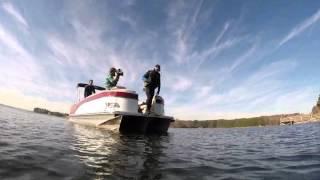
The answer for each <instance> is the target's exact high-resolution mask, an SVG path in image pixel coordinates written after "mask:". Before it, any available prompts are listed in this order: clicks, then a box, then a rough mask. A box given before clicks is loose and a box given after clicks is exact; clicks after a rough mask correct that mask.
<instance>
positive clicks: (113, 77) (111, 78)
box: [106, 67, 123, 89]
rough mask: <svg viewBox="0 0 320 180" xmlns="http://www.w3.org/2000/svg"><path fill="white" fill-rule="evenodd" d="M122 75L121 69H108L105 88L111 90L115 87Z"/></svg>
mask: <svg viewBox="0 0 320 180" xmlns="http://www.w3.org/2000/svg"><path fill="white" fill-rule="evenodd" d="M122 75H123V72H122V71H121V69H118V70H117V69H116V68H114V67H112V68H110V71H109V75H108V77H107V78H106V88H107V89H111V88H113V87H115V86H117V83H118V81H119V78H120V76H122Z"/></svg>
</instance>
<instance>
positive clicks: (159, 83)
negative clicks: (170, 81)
mask: <svg viewBox="0 0 320 180" xmlns="http://www.w3.org/2000/svg"><path fill="white" fill-rule="evenodd" d="M157 81H158V82H157V84H158V92H157V95H159V94H160V88H161V76H160V74H159V77H158V79H157Z"/></svg>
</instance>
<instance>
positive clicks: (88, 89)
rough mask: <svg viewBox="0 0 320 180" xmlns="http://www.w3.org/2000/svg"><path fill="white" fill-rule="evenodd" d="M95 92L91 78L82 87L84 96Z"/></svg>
mask: <svg viewBox="0 0 320 180" xmlns="http://www.w3.org/2000/svg"><path fill="white" fill-rule="evenodd" d="M93 93H96V91H95V89H94V85H93V80H90V81H89V84H88V85H86V86H85V87H84V97H85V98H86V97H88V96H90V95H91V94H93Z"/></svg>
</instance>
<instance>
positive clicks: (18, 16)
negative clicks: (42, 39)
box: [2, 2, 29, 27]
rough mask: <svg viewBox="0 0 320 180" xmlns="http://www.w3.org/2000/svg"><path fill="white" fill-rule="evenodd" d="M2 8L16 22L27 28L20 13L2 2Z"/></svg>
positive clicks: (27, 25)
mask: <svg viewBox="0 0 320 180" xmlns="http://www.w3.org/2000/svg"><path fill="white" fill-rule="evenodd" d="M2 8H3V9H4V10H5V11H6V12H7V13H8V14H10V15H11V16H12V17H13V18H14V19H15V20H16V21H17V22H19V23H20V24H22V25H23V26H25V27H29V24H28V22H27V21H26V19H25V18H24V17H23V16H22V15H21V13H20V12H19V11H18V10H17V9H16V8H15V7H14V6H13V5H12V4H11V3H10V2H4V3H2Z"/></svg>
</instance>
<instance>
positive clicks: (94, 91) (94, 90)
mask: <svg viewBox="0 0 320 180" xmlns="http://www.w3.org/2000/svg"><path fill="white" fill-rule="evenodd" d="M92 89H93V91H92V92H93V93H94V94H95V93H96V89H95V88H94V86H92Z"/></svg>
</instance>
